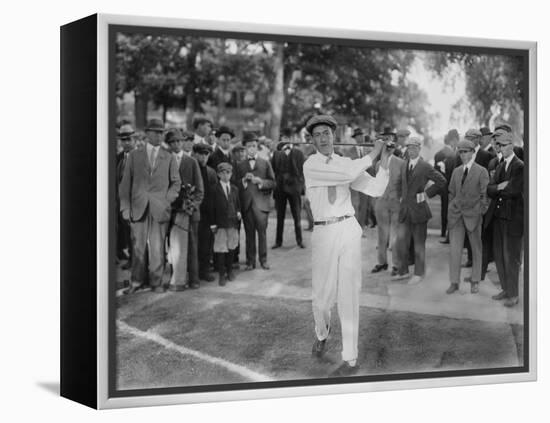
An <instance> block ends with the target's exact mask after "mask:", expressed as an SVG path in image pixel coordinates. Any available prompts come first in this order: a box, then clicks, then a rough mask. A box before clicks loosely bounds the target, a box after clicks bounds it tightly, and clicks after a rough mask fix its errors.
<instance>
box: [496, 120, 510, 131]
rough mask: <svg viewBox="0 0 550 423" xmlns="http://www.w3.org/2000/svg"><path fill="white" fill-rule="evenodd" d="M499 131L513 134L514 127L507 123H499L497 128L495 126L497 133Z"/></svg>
mask: <svg viewBox="0 0 550 423" xmlns="http://www.w3.org/2000/svg"><path fill="white" fill-rule="evenodd" d="M499 129H502V130H504V131H506V132H509V133H512V127H511V126H510V125H508V124H507V123H505V122H503V123H499V124H498V125H497V126H495V132H496V131H498V130H499Z"/></svg>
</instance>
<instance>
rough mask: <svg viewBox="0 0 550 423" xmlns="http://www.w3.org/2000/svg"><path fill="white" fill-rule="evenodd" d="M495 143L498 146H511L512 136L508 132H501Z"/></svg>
mask: <svg viewBox="0 0 550 423" xmlns="http://www.w3.org/2000/svg"><path fill="white" fill-rule="evenodd" d="M496 142H497V143H499V144H512V143H513V142H514V136H513V135H512V134H511V133H510V132H501V133H500V136H499V137H498V139H497V141H496Z"/></svg>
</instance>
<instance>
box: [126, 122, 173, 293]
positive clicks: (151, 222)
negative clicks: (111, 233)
mask: <svg viewBox="0 0 550 423" xmlns="http://www.w3.org/2000/svg"><path fill="white" fill-rule="evenodd" d="M145 131H146V134H147V144H146V146H145V148H144V149H141V150H134V151H132V152H131V153H130V156H129V157H128V162H127V163H126V167H125V168H124V176H123V177H122V181H121V182H120V187H119V195H120V211H121V212H122V216H123V218H124V219H125V220H128V221H130V225H131V229H132V240H133V257H132V281H131V283H132V285H131V287H130V288H129V290H128V293H132V292H134V291H136V290H137V289H138V288H139V287H141V286H143V285H146V284H147V282H149V285H150V286H151V288H152V289H153V291H154V292H164V287H163V286H162V275H163V273H164V265H165V263H164V260H165V248H164V243H165V240H166V232H167V230H168V224H169V222H170V217H171V205H172V202H173V201H174V200H175V199H176V198H177V196H178V193H179V191H180V187H181V179H180V175H179V171H178V165H177V162H176V158H175V157H174V155H173V154H172V153H170V152H168V151H166V150H164V149H162V148H161V146H160V144H161V142H162V140H163V132H164V123H163V122H162V121H161V120H160V119H151V121H149V123H148V125H147V128H146V129H145Z"/></svg>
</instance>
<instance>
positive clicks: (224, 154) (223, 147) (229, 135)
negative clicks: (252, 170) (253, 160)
mask: <svg viewBox="0 0 550 423" xmlns="http://www.w3.org/2000/svg"><path fill="white" fill-rule="evenodd" d="M216 136H217V137H218V140H217V146H216V149H215V150H214V152H213V153H212V154H211V155H210V157H209V158H208V163H207V164H208V166H210V167H211V168H212V169H214V171H217V169H218V165H219V164H220V163H229V164H230V165H233V162H234V161H233V158H232V157H231V140H232V139H233V138H235V133H234V132H233V131H232V130H231V129H230V128H228V127H227V126H220V127H219V128H218V129H217V130H216Z"/></svg>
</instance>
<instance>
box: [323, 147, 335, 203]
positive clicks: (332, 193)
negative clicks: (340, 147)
mask: <svg viewBox="0 0 550 423" xmlns="http://www.w3.org/2000/svg"><path fill="white" fill-rule="evenodd" d="M331 160H332V154H331V155H330V156H328V157H327V160H326V162H325V163H326V164H329V162H330V161H331ZM327 194H328V202H329V203H330V204H334V202H335V201H336V186H334V185H332V186H329V187H327Z"/></svg>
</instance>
